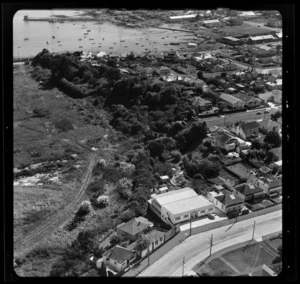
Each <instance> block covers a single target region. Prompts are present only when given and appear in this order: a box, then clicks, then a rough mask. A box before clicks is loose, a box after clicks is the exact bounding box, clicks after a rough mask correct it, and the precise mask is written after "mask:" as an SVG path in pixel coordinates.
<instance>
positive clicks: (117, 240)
mask: <svg viewBox="0 0 300 284" xmlns="http://www.w3.org/2000/svg"><path fill="white" fill-rule="evenodd" d="M121 241H122V238H121V237H120V236H118V235H114V236H112V237H111V238H110V240H109V242H110V244H111V245H112V246H115V245H117V244H119V243H120V242H121Z"/></svg>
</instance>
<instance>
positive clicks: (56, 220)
mask: <svg viewBox="0 0 300 284" xmlns="http://www.w3.org/2000/svg"><path fill="white" fill-rule="evenodd" d="M95 162H96V154H95V153H91V154H89V165H88V168H87V172H86V175H85V177H84V180H83V183H82V186H81V188H80V189H79V191H78V193H77V195H76V196H75V198H74V199H73V200H72V202H71V203H70V204H68V206H66V208H64V209H63V210H61V211H58V212H57V214H56V215H54V216H53V218H52V219H51V220H49V221H48V222H46V223H45V224H44V225H43V226H42V227H38V228H36V229H35V230H32V231H31V232H30V233H29V235H27V236H26V237H24V238H23V239H21V240H20V241H17V242H15V243H14V247H15V250H14V257H15V258H16V257H20V256H21V255H23V254H25V253H26V252H28V251H29V250H30V249H32V248H33V247H35V246H36V245H37V244H38V243H39V242H40V241H42V240H43V239H44V238H45V237H47V236H50V235H51V233H53V232H54V231H55V230H56V229H57V228H58V227H59V226H61V225H63V224H64V223H66V222H67V221H68V220H69V219H70V218H71V217H72V216H73V214H72V212H73V210H74V209H75V208H76V207H78V206H79V204H80V202H81V201H82V197H83V194H84V192H85V190H86V187H87V186H88V184H89V181H90V178H91V173H92V170H93V167H94V165H95Z"/></svg>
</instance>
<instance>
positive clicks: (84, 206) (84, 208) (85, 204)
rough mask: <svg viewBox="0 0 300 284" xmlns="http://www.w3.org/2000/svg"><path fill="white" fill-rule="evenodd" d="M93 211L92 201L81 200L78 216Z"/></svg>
mask: <svg viewBox="0 0 300 284" xmlns="http://www.w3.org/2000/svg"><path fill="white" fill-rule="evenodd" d="M91 211H92V206H91V202H90V201H87V200H84V201H82V202H81V204H80V207H79V209H78V211H77V213H76V216H79V217H83V216H86V215H87V214H89V213H90V212H91Z"/></svg>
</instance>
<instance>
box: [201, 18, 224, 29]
mask: <svg viewBox="0 0 300 284" xmlns="http://www.w3.org/2000/svg"><path fill="white" fill-rule="evenodd" d="M203 25H204V26H205V27H207V28H212V27H219V26H221V25H222V23H221V22H220V21H219V20H218V19H215V20H206V21H203Z"/></svg>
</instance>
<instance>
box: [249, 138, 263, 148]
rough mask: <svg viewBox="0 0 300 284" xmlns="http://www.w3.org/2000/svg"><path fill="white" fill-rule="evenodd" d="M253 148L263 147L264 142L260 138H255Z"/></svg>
mask: <svg viewBox="0 0 300 284" xmlns="http://www.w3.org/2000/svg"><path fill="white" fill-rule="evenodd" d="M251 143H252V144H251V149H257V150H259V149H261V148H262V147H263V142H261V140H260V139H258V138H256V139H253V140H252V142H251Z"/></svg>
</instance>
